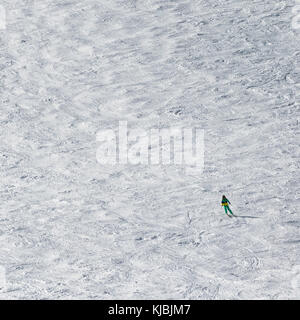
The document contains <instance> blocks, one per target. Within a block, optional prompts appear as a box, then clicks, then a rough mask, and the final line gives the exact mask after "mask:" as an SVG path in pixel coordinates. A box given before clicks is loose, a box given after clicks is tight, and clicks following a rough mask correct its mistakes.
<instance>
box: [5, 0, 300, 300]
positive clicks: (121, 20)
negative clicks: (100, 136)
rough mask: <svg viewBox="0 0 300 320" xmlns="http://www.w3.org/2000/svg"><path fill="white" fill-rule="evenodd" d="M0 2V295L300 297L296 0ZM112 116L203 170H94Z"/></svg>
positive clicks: (299, 37) (299, 58) (111, 125)
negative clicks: (186, 141) (2, 23)
mask: <svg viewBox="0 0 300 320" xmlns="http://www.w3.org/2000/svg"><path fill="white" fill-rule="evenodd" d="M1 3H2V5H3V7H5V9H6V13H7V27H6V30H0V77H1V81H0V92H1V100H0V103H1V106H0V124H1V126H0V139H1V144H0V164H1V166H0V188H1V189H0V196H1V206H0V208H1V211H0V243H1V246H0V265H1V266H2V267H3V268H5V269H4V270H6V273H5V274H6V287H4V286H3V288H2V289H0V298H1V299H11V298H12V299H297V298H298V299H299V298H300V255H299V245H300V234H299V230H300V218H299V210H298V207H297V200H298V201H299V178H300V174H299V83H300V71H299V62H300V42H299V40H300V33H299V32H298V31H297V30H293V29H292V27H291V21H292V18H293V14H292V8H293V6H294V5H295V3H294V1H293V0H286V1H279V0H205V1H204V0H203V1H200V0H189V1H188V0H173V1H172V0H164V1H162V0H144V1H138V0H101V1H96V0H85V1H81V0H51V1H50V0H34V1H30V0H9V1H8V0H5V1H2V2H1ZM119 120H127V121H128V124H129V126H130V128H131V129H134V128H144V129H147V130H150V129H151V128H158V127H159V128H162V127H171V126H180V127H198V128H202V129H204V130H205V168H204V172H203V173H202V174H198V175H197V174H196V175H195V174H188V173H186V172H185V171H184V170H181V169H178V168H176V167H172V166H139V165H138V166H132V165H131V166H130V165H128V166H114V167H108V166H106V167H104V166H101V165H100V164H99V163H97V161H96V150H97V142H96V133H97V132H98V131H99V130H102V129H109V128H115V127H116V126H117V125H118V121H119ZM297 135H298V136H297ZM223 193H225V194H226V196H227V197H228V198H229V199H230V201H231V202H232V204H233V210H234V212H235V213H236V214H237V215H239V216H242V217H239V218H233V219H229V218H228V217H226V216H225V215H224V213H223V209H222V207H221V206H220V201H221V195H222V194H223Z"/></svg>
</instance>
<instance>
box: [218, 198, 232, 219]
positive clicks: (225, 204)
mask: <svg viewBox="0 0 300 320" xmlns="http://www.w3.org/2000/svg"><path fill="white" fill-rule="evenodd" d="M228 203H229V204H231V203H230V201H229V200H228V199H227V198H226V197H225V196H224V195H223V196H222V202H221V205H222V206H223V207H224V210H225V213H226V214H227V215H228V216H229V217H232V216H234V214H233V213H232V211H231V209H230V208H229V204H228ZM227 211H229V212H230V213H231V215H229V214H228V213H227Z"/></svg>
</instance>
